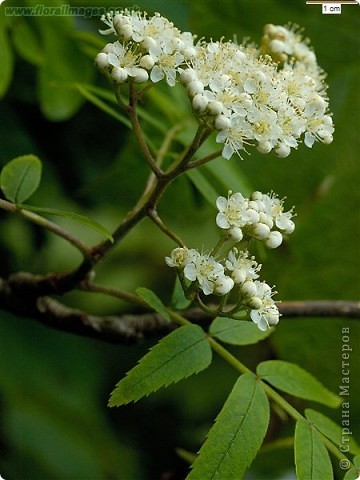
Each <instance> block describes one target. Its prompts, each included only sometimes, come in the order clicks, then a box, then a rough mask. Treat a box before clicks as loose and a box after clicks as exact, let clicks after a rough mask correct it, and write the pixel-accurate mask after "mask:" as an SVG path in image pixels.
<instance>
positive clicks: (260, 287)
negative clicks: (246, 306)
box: [250, 280, 280, 331]
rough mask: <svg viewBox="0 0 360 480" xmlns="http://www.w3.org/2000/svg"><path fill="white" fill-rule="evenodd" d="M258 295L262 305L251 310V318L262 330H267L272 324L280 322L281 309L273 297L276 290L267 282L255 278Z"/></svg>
mask: <svg viewBox="0 0 360 480" xmlns="http://www.w3.org/2000/svg"><path fill="white" fill-rule="evenodd" d="M254 284H255V286H256V290H257V293H256V297H257V298H259V299H260V301H261V307H260V308H258V309H253V310H251V312H250V318H251V320H252V321H253V322H254V323H256V325H257V326H258V328H259V329H260V330H263V331H265V330H267V329H268V328H269V327H270V326H271V325H276V324H277V323H279V317H280V314H279V310H278V308H277V306H276V304H275V302H274V300H273V299H272V296H273V295H274V294H275V292H273V291H272V289H271V287H269V285H268V284H267V283H265V282H259V281H258V280H255V282H254Z"/></svg>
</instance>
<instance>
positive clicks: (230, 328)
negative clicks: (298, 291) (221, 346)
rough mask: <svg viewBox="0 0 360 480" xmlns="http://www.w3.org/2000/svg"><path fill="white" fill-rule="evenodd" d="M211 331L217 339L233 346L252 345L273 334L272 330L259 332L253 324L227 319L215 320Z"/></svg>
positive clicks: (218, 318) (219, 318)
mask: <svg viewBox="0 0 360 480" xmlns="http://www.w3.org/2000/svg"><path fill="white" fill-rule="evenodd" d="M209 331H210V333H211V335H213V336H214V337H215V338H218V339H219V340H221V341H222V342H225V343H229V344H231V345H251V344H253V343H257V342H260V341H261V340H263V339H264V338H266V337H268V336H269V335H270V334H271V333H272V330H270V329H268V330H266V331H265V332H263V331H261V330H259V329H258V327H257V326H256V325H255V323H253V322H250V321H246V320H234V319H233V318H226V317H217V318H215V319H214V320H213V322H212V324H211V325H210V330H209Z"/></svg>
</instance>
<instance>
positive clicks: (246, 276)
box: [225, 248, 261, 284]
mask: <svg viewBox="0 0 360 480" xmlns="http://www.w3.org/2000/svg"><path fill="white" fill-rule="evenodd" d="M225 266H226V269H227V270H228V271H229V272H231V277H232V279H233V280H234V282H235V283H237V284H241V283H244V282H245V281H247V280H255V279H257V278H259V275H258V273H257V272H258V271H259V270H260V268H261V265H259V264H258V263H257V262H256V261H255V257H249V252H248V251H247V250H244V251H241V252H239V251H238V249H237V248H233V249H232V250H230V252H229V254H228V258H227V260H226V261H225Z"/></svg>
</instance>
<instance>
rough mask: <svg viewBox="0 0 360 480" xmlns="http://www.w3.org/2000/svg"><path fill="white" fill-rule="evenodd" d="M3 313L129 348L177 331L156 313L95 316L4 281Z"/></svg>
mask: <svg viewBox="0 0 360 480" xmlns="http://www.w3.org/2000/svg"><path fill="white" fill-rule="evenodd" d="M0 309H2V310H6V311H8V312H10V313H12V314H14V315H17V316H22V317H25V318H31V319H34V320H36V321H38V322H40V323H42V324H43V325H46V326H48V327H50V328H54V329H57V330H61V331H63V332H68V333H73V334H76V335H81V336H84V337H90V338H96V339H98V340H105V341H107V342H111V343H117V344H125V345H126V344H132V343H136V342H138V341H140V340H143V339H145V338H149V337H153V336H156V335H165V334H166V333H168V332H169V331H171V330H172V329H173V328H174V326H173V325H171V324H169V323H168V322H166V321H165V320H164V319H163V318H162V317H160V315H158V314H156V313H145V314H140V315H131V314H123V315H106V316H98V315H91V314H89V313H86V312H84V311H82V310H78V309H73V308H69V307H66V306H65V305H63V304H61V303H60V302H58V301H57V300H54V299H53V298H50V297H47V296H40V297H34V296H32V295H27V294H26V293H24V291H23V292H19V290H15V291H13V290H12V289H11V284H10V283H9V282H7V281H5V280H4V279H1V278H0Z"/></svg>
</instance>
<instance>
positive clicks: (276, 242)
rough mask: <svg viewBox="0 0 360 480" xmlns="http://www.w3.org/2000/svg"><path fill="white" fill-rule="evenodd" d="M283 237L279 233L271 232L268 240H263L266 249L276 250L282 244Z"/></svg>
mask: <svg viewBox="0 0 360 480" xmlns="http://www.w3.org/2000/svg"><path fill="white" fill-rule="evenodd" d="M282 241H283V237H282V235H281V233H280V232H278V231H275V232H271V233H270V235H269V236H268V238H267V239H266V240H265V242H264V243H265V245H266V246H267V247H268V248H277V247H279V246H280V245H281V244H282Z"/></svg>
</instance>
